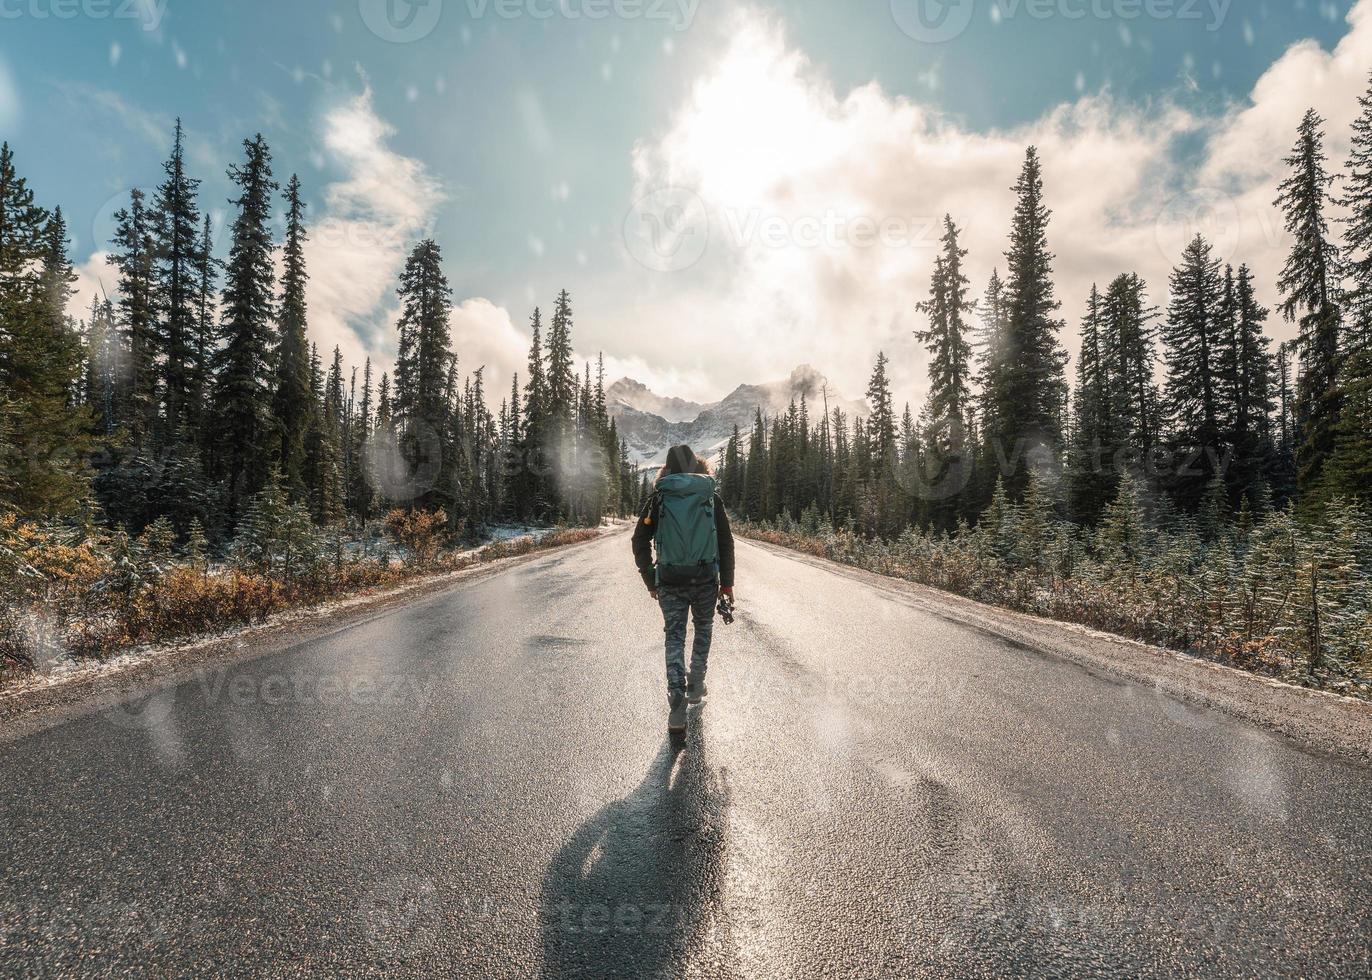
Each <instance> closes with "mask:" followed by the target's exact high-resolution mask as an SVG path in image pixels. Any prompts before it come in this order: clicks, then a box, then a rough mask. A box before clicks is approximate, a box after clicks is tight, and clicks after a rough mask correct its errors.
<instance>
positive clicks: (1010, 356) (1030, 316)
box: [988, 146, 1067, 499]
mask: <svg viewBox="0 0 1372 980" xmlns="http://www.w3.org/2000/svg"><path fill="white" fill-rule="evenodd" d="M1013 190H1014V192H1015V194H1016V195H1017V197H1018V201H1017V203H1016V205H1015V216H1014V222H1013V224H1012V227H1011V231H1010V248H1009V251H1007V252H1006V253H1005V257H1006V260H1007V264H1008V277H1007V279H1006V282H1005V310H1006V327H1005V333H1004V343H1003V345H1002V348H1001V350H1000V351H999V352H998V353H999V360H1000V365H999V370H998V376H997V377H996V379H995V380H994V382H993V389H994V390H995V392H996V397H997V400H998V404H997V405H996V406H995V410H994V413H993V419H992V426H993V428H992V429H991V430H990V431H988V436H990V438H991V439H992V441H993V444H994V445H995V446H996V447H997V449H998V450H999V452H1000V453H1002V454H1004V455H1003V465H1004V468H1005V485H1006V490H1007V492H1008V493H1009V494H1010V496H1011V498H1012V499H1018V498H1019V497H1020V496H1021V495H1022V494H1023V492H1024V488H1025V487H1026V486H1027V484H1028V466H1029V457H1030V456H1031V455H1035V454H1038V453H1043V452H1047V453H1049V454H1056V453H1057V452H1058V451H1059V450H1060V447H1061V444H1062V434H1063V433H1062V423H1063V414H1064V408H1065V404H1066V400H1067V382H1066V379H1065V377H1064V374H1063V369H1064V368H1065V366H1066V363H1067V356H1066V354H1065V353H1064V352H1063V350H1062V347H1061V345H1060V344H1059V343H1058V332H1059V331H1060V330H1061V328H1062V322H1061V321H1060V320H1059V319H1057V317H1056V315H1055V314H1056V313H1057V311H1058V308H1059V306H1060V305H1061V304H1060V303H1059V302H1058V300H1057V298H1056V296H1055V294H1054V287H1053V253H1052V252H1050V251H1049V249H1048V223H1049V219H1050V218H1051V217H1052V212H1051V211H1050V210H1049V209H1048V207H1047V205H1046V204H1044V201H1043V173H1042V167H1041V165H1040V162H1039V156H1038V150H1037V149H1036V148H1035V147H1032V146H1031V147H1029V149H1028V151H1027V152H1026V154H1025V160H1024V168H1023V170H1022V171H1021V173H1020V178H1019V181H1018V183H1016V184H1015V186H1014V188H1013Z"/></svg>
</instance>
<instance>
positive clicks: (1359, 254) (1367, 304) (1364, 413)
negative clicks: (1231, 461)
mask: <svg viewBox="0 0 1372 980" xmlns="http://www.w3.org/2000/svg"><path fill="white" fill-rule="evenodd" d="M1359 105H1360V106H1361V108H1362V111H1361V113H1360V114H1359V115H1358V118H1357V120H1356V121H1355V122H1354V124H1353V148H1352V153H1351V156H1350V157H1349V160H1348V165H1347V167H1346V168H1345V169H1346V171H1347V175H1348V176H1347V182H1346V184H1345V190H1344V195H1343V201H1342V203H1343V206H1344V208H1345V211H1346V213H1347V217H1346V218H1345V219H1344V220H1345V222H1346V228H1345V231H1344V245H1345V255H1346V257H1347V267H1348V276H1349V279H1350V293H1349V297H1348V306H1349V320H1350V322H1349V330H1348V336H1347V338H1346V342H1345V344H1344V350H1345V353H1344V359H1343V363H1342V371H1341V375H1340V378H1339V387H1340V392H1341V398H1342V404H1341V406H1340V409H1341V411H1340V417H1339V421H1338V423H1337V425H1336V428H1335V434H1334V451H1333V458H1332V459H1331V460H1330V464H1329V466H1330V473H1329V474H1328V478H1327V479H1326V483H1327V485H1328V487H1329V488H1330V490H1331V492H1333V493H1340V494H1345V495H1348V496H1358V497H1361V498H1362V500H1364V501H1367V500H1369V499H1372V490H1369V489H1368V488H1369V487H1372V88H1370V89H1369V91H1368V93H1367V94H1366V95H1364V96H1362V97H1361V98H1360V99H1359Z"/></svg>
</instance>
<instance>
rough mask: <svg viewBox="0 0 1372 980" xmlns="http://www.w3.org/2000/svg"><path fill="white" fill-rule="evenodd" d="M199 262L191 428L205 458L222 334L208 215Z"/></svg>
mask: <svg viewBox="0 0 1372 980" xmlns="http://www.w3.org/2000/svg"><path fill="white" fill-rule="evenodd" d="M195 262H196V265H195V276H196V279H195V360H194V365H195V371H194V373H193V375H192V376H191V400H190V403H189V404H188V405H187V416H188V419H189V420H191V421H190V422H189V423H188V424H192V425H194V426H195V427H196V428H197V429H198V430H199V434H200V449H201V452H202V454H206V455H207V454H208V452H209V450H210V448H211V446H212V444H213V442H214V433H213V431H212V427H211V426H209V425H208V424H207V421H206V418H205V415H206V413H205V408H204V406H205V405H206V403H207V402H208V400H209V398H210V396H211V394H212V392H213V386H214V378H213V375H212V373H211V359H212V357H213V353H214V347H215V338H216V335H217V333H218V330H217V328H216V326H215V319H216V317H217V315H218V309H217V306H216V303H215V288H216V283H217V281H218V277H219V265H220V263H219V260H218V259H216V258H215V257H214V234H213V228H212V226H211V219H210V216H209V215H208V214H206V215H205V220H204V226H203V229H202V231H201V235H200V244H199V247H198V248H197V249H196V253H195Z"/></svg>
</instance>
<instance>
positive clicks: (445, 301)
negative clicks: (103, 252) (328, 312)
mask: <svg viewBox="0 0 1372 980" xmlns="http://www.w3.org/2000/svg"><path fill="white" fill-rule="evenodd" d="M397 294H398V295H399V297H400V302H401V311H400V323H399V328H400V347H399V356H398V357H397V359H396V366H395V390H394V392H393V394H392V402H391V411H392V414H393V415H394V418H395V425H396V430H397V435H398V438H399V444H400V453H401V456H402V458H403V459H404V461H405V463H406V466H407V467H408V470H409V476H408V482H409V484H410V491H411V499H412V500H413V501H415V502H416V503H417V504H418V505H420V506H424V507H427V506H430V505H432V504H433V503H434V501H435V499H436V494H437V492H438V489H437V488H439V486H440V485H441V484H443V483H444V482H450V481H451V477H452V472H453V471H452V469H451V463H452V462H453V461H448V462H446V463H445V461H444V459H443V445H442V444H443V436H444V433H445V431H447V429H448V424H447V423H448V420H449V409H450V406H451V404H452V401H453V399H454V398H455V397H456V394H455V392H453V391H451V390H450V385H449V373H450V370H451V368H452V366H453V353H452V344H451V338H450V333H449V325H448V320H449V317H450V316H451V315H452V289H451V288H450V287H449V285H448V278H447V276H445V275H444V273H443V257H442V252H441V251H440V249H439V247H438V244H437V243H436V242H434V241H433V240H432V239H425V240H424V241H422V242H420V243H419V244H418V245H416V246H415V247H414V249H413V251H411V253H410V257H409V258H408V259H407V260H406V263H405V269H404V271H403V272H402V273H401V277H400V287H399V289H398V290H397ZM450 516H452V515H450Z"/></svg>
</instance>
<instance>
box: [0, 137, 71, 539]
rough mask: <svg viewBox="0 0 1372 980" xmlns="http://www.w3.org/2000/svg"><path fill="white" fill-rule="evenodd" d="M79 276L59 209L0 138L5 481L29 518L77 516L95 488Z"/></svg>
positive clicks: (0, 397)
mask: <svg viewBox="0 0 1372 980" xmlns="http://www.w3.org/2000/svg"><path fill="white" fill-rule="evenodd" d="M74 279H75V276H74V274H73V272H72V265H71V260H70V258H69V256H68V242H67V230H66V222H65V220H64V219H63V217H62V212H61V209H58V210H56V211H54V212H53V213H51V214H49V213H47V212H46V211H44V210H43V209H42V208H40V207H38V205H36V204H35V203H34V197H33V192H32V191H31V190H30V189H29V187H28V183H27V181H26V180H25V179H24V178H23V177H20V176H19V174H18V172H17V170H16V168H15V166H14V156H13V154H12V153H11V151H10V149H9V145H8V144H4V145H3V146H0V402H3V407H2V408H0V411H2V412H3V414H4V415H5V420H4V429H5V432H4V433H3V434H0V485H3V486H4V487H5V493H6V497H7V498H8V500H7V501H6V502H7V503H8V504H9V505H11V506H12V507H13V509H15V510H17V511H18V513H19V514H20V515H21V516H26V517H36V518H43V519H49V520H52V519H57V518H63V517H69V516H72V515H74V514H75V513H76V512H77V511H79V510H80V509H81V508H82V507H83V506H84V505H85V503H86V501H87V498H88V495H89V488H90V485H89V480H88V474H87V472H86V466H85V459H84V453H85V450H86V449H87V448H88V439H87V434H88V432H89V427H90V415H89V413H88V411H87V410H86V408H85V407H84V406H81V405H78V404H77V396H78V393H79V390H80V386H81V380H82V375H83V373H84V363H85V361H84V358H85V352H84V350H83V345H82V343H81V337H80V334H79V332H78V331H77V329H76V326H75V324H73V323H72V320H71V318H70V316H68V314H67V310H66V307H67V302H68V300H69V299H70V297H71V284H72V282H73V281H74Z"/></svg>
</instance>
